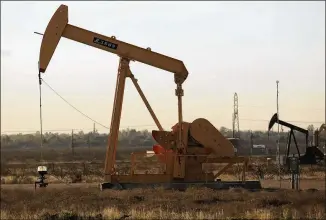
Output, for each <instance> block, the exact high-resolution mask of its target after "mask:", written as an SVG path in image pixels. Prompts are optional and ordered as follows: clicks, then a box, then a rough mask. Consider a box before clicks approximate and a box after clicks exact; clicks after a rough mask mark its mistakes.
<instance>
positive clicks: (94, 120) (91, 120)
mask: <svg viewBox="0 0 326 220" xmlns="http://www.w3.org/2000/svg"><path fill="white" fill-rule="evenodd" d="M42 81H43V82H44V84H45V85H46V86H47V87H49V88H50V89H51V90H52V91H53V92H54V93H55V94H56V95H57V96H59V97H60V98H61V99H62V100H63V101H64V102H66V103H67V104H68V105H70V107H72V108H74V109H75V110H76V111H78V112H79V113H80V114H82V115H84V116H85V117H86V118H88V119H90V120H91V121H93V122H94V123H96V124H98V125H101V126H102V127H104V128H107V129H110V128H109V127H107V126H105V125H103V124H101V123H100V122H98V121H96V120H94V119H92V118H91V117H89V116H88V115H86V114H85V113H83V112H82V111H80V110H79V109H77V108H76V107H75V106H73V105H72V104H70V102H68V101H67V100H66V99H65V98H63V97H62V96H61V95H60V94H59V93H58V92H56V91H55V90H54V89H53V88H52V87H51V86H50V85H49V84H48V83H46V82H45V81H44V79H42Z"/></svg>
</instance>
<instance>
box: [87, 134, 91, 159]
mask: <svg viewBox="0 0 326 220" xmlns="http://www.w3.org/2000/svg"><path fill="white" fill-rule="evenodd" d="M90 136H91V132H89V133H88V137H87V143H88V155H91V137H90Z"/></svg>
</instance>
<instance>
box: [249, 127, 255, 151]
mask: <svg viewBox="0 0 326 220" xmlns="http://www.w3.org/2000/svg"><path fill="white" fill-rule="evenodd" d="M253 146H254V142H253V134H252V130H250V156H252V148H253Z"/></svg>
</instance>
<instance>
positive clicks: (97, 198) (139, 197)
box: [1, 184, 326, 219]
mask: <svg viewBox="0 0 326 220" xmlns="http://www.w3.org/2000/svg"><path fill="white" fill-rule="evenodd" d="M60 185H61V186H60V187H59V186H54V185H53V187H49V188H47V189H42V190H41V189H39V190H37V191H36V192H34V189H33V186H31V185H28V186H24V185H21V186H16V185H12V186H11V187H7V186H2V188H1V219H231V218H233V219H234V218H237V219H299V218H300V219H324V218H325V217H326V215H325V191H306V190H303V191H299V192H296V191H289V190H287V191H285V190H282V191H277V192H265V191H262V192H248V191H246V190H241V189H233V190H232V189H231V190H223V191H213V190H210V189H203V188H202V189H195V188H191V189H188V190H187V191H185V192H180V191H173V190H163V189H159V188H158V189H134V190H125V191H113V190H107V191H103V192H101V191H99V190H98V188H97V187H96V186H95V185H94V184H75V185H70V186H68V185H65V186H64V185H62V184H60Z"/></svg>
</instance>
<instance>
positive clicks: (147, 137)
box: [1, 125, 314, 149]
mask: <svg viewBox="0 0 326 220" xmlns="http://www.w3.org/2000/svg"><path fill="white" fill-rule="evenodd" d="M313 129H314V128H313V126H311V125H310V126H308V130H309V131H310V134H311V135H312V133H313ZM219 131H220V132H221V133H222V134H223V135H224V136H225V137H232V135H233V132H232V130H231V129H228V128H226V127H221V128H220V129H219ZM239 135H240V138H241V140H242V143H243V144H244V145H249V144H250V145H251V144H265V145H272V146H271V148H275V143H276V140H277V138H278V136H277V132H275V131H270V132H269V134H268V132H267V131H249V130H247V131H240V132H239ZM287 135H288V133H287V132H280V143H286V141H287ZM72 137H73V139H72ZM304 138H305V137H304V135H302V134H300V133H297V134H296V139H297V141H298V143H301V144H302V143H304V142H305V141H304ZM107 142H108V134H107V133H98V132H97V131H95V132H89V133H84V132H83V131H79V132H76V133H74V134H73V135H71V134H66V133H51V132H46V133H44V134H43V146H44V147H50V148H63V147H71V146H72V145H73V147H87V146H88V147H101V146H103V147H105V146H106V145H107ZM40 143H41V135H40V132H36V133H34V134H11V135H6V134H3V135H1V148H2V149H5V148H6V149H8V148H35V147H39V146H40ZM154 144H155V141H154V139H153V138H152V135H151V132H150V131H148V130H136V129H124V130H121V131H120V132H119V146H124V147H141V146H144V147H150V146H152V145H154Z"/></svg>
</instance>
